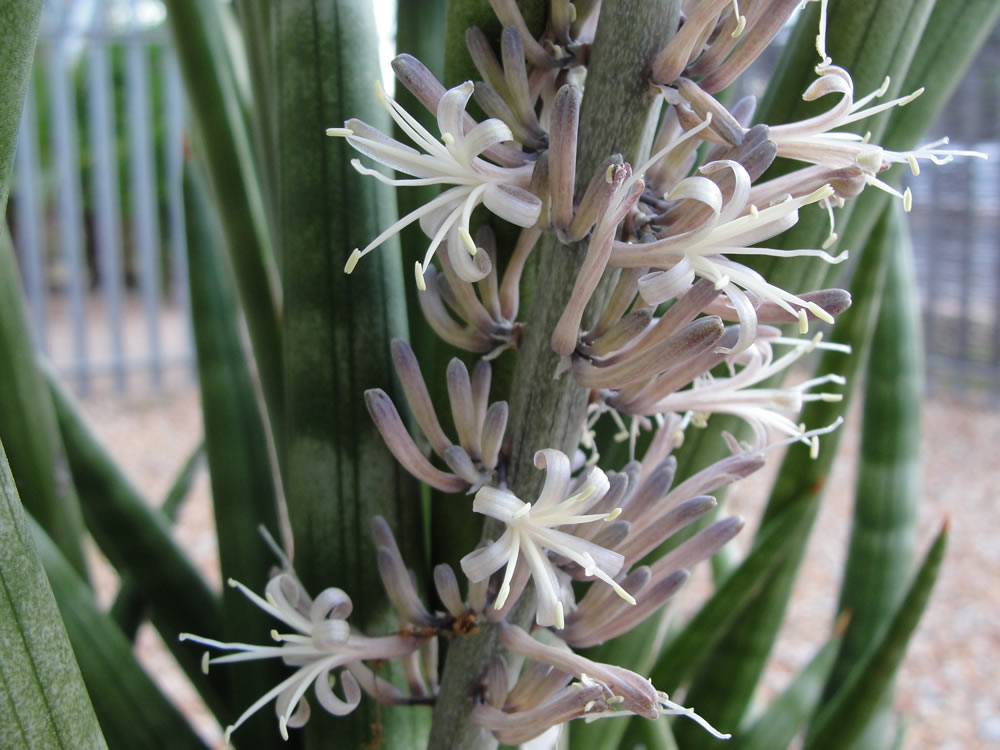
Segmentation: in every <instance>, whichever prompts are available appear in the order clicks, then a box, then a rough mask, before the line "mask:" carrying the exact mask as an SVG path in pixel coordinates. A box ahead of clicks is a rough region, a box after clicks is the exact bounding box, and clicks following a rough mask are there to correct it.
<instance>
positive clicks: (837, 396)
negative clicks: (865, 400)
mask: <svg viewBox="0 0 1000 750" xmlns="http://www.w3.org/2000/svg"><path fill="white" fill-rule="evenodd" d="M819 399H820V401H825V402H826V403H828V404H836V403H839V402H841V401H843V400H844V394H843V393H821V394H819Z"/></svg>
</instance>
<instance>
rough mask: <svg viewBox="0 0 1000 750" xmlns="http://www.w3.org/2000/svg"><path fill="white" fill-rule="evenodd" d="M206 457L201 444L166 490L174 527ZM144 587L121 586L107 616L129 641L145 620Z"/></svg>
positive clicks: (163, 505) (165, 512)
mask: <svg viewBox="0 0 1000 750" xmlns="http://www.w3.org/2000/svg"><path fill="white" fill-rule="evenodd" d="M204 457H205V446H204V444H201V443H199V444H198V446H197V447H195V449H194V450H193V451H192V452H191V455H190V456H188V458H187V460H186V461H185V462H184V464H183V465H182V466H181V468H180V471H178V472H177V476H175V477H174V481H173V482H172V483H171V485H170V489H169V490H167V495H166V497H165V498H164V499H163V503H161V504H160V512H161V513H162V514H163V515H164V516H165V517H166V519H167V522H168V523H172V522H173V521H174V519H175V518H176V517H177V511H178V510H180V506H181V504H182V503H183V502H184V500H185V499H186V498H187V496H188V493H189V492H190V490H191V485H192V484H193V483H194V478H195V476H196V475H197V473H198V469H199V468H201V463H202V459H203V458H204ZM146 599H147V597H146V594H145V592H144V591H143V590H142V587H141V586H139V585H137V584H135V583H134V582H133V581H131V580H129V579H128V578H126V579H124V580H123V581H122V582H121V587H120V588H119V589H118V594H117V595H116V596H115V600H114V601H113V602H112V603H111V609H110V610H109V611H108V614H109V615H111V619H112V620H114V621H115V624H116V625H118V629H119V630H121V631H122V633H124V634H125V637H126V638H129V639H133V638H135V633H136V631H137V630H138V629H139V626H140V625H141V624H142V622H143V620H145V619H146V616H147V614H148V609H149V603H148V602H147V600H146Z"/></svg>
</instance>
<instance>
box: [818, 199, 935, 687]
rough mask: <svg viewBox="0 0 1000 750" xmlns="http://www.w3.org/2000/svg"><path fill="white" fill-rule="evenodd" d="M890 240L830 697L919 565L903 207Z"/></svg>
mask: <svg viewBox="0 0 1000 750" xmlns="http://www.w3.org/2000/svg"><path fill="white" fill-rule="evenodd" d="M890 216H891V219H890V221H891V222H892V225H893V226H892V227H891V229H890V231H891V236H892V237H894V238H895V239H896V242H894V243H892V244H893V247H892V249H891V254H890V257H889V261H888V263H889V265H888V269H887V272H886V279H885V287H884V292H883V294H882V304H881V306H880V310H879V317H878V323H877V325H876V327H875V333H874V337H873V338H872V350H873V351H875V352H877V353H878V355H877V356H873V357H871V358H870V359H869V362H868V372H867V377H866V380H865V399H864V422H863V425H862V433H861V449H860V452H859V456H858V478H857V482H856V484H855V496H854V521H853V525H852V529H851V540H850V546H849V548H848V555H847V564H846V568H845V570H844V579H843V583H842V585H841V589H840V604H839V605H838V610H839V611H841V612H844V611H847V612H850V613H851V624H850V626H849V627H848V628H847V632H846V633H845V635H844V643H843V646H842V647H841V649H840V652H839V653H838V655H837V662H836V664H835V665H834V668H833V671H832V672H831V674H830V680H829V684H828V685H827V695H828V696H829V695H830V694H832V693H833V692H834V691H835V690H836V689H837V687H838V686H839V685H840V684H841V683H842V682H843V680H844V678H845V677H846V676H847V673H848V672H849V671H850V670H851V668H852V667H853V666H854V664H855V663H856V662H857V661H858V659H859V658H860V657H861V655H862V654H863V653H864V652H865V651H866V650H867V649H868V646H869V644H870V643H871V642H872V640H873V638H874V637H875V635H876V634H877V633H878V632H879V631H880V630H881V629H882V627H883V625H884V622H885V620H886V619H887V618H888V617H889V616H890V615H891V614H892V612H893V611H894V610H895V607H896V604H897V601H898V599H899V597H900V596H901V595H902V592H903V590H904V587H905V585H906V581H907V578H908V577H909V570H910V566H911V565H912V563H913V556H914V547H915V544H916V532H917V529H916V523H917V506H918V505H919V501H920V474H921V471H922V468H923V467H922V465H921V463H920V414H921V409H920V403H921V400H922V398H923V357H922V356H921V350H922V338H921V331H920V308H919V303H918V299H917V294H918V292H917V287H916V276H915V272H914V269H913V257H912V253H913V247H912V245H911V244H910V242H909V234H908V233H907V232H906V227H905V225H904V224H903V222H904V217H903V216H902V211H901V210H899V209H897V210H893V211H890Z"/></svg>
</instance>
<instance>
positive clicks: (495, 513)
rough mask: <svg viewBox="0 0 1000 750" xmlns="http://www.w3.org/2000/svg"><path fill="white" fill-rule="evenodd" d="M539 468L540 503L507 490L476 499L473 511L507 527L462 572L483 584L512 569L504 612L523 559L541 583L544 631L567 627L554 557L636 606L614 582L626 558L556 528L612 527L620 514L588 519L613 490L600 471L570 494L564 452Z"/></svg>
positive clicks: (502, 597) (547, 455)
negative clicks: (541, 478) (611, 522)
mask: <svg viewBox="0 0 1000 750" xmlns="http://www.w3.org/2000/svg"><path fill="white" fill-rule="evenodd" d="M535 466H537V467H538V468H544V469H545V485H544V487H543V488H542V492H541V494H540V495H539V497H538V500H537V501H536V502H535V503H534V504H532V503H526V502H524V501H522V500H520V499H519V498H518V497H517V496H516V495H514V494H513V493H511V492H508V491H507V490H501V489H497V488H495V487H483V488H482V489H481V490H479V492H478V493H476V499H475V502H474V503H473V505H472V509H473V510H474V511H475V512H476V513H482V514H483V515H487V516H490V517H491V518H495V519H497V520H498V521H501V522H503V524H504V525H505V526H506V528H505V530H504V532H503V534H502V535H501V536H500V538H499V539H497V540H495V541H494V542H492V543H490V544H489V545H488V546H486V547H481V548H480V549H477V550H475V551H474V552H471V553H469V554H468V555H466V556H465V557H463V558H462V570H463V571H464V572H465V574H466V575H467V576H468V577H469V580H471V581H482V580H485V579H486V578H488V577H489V576H490V575H492V574H493V573H494V572H496V571H497V570H499V569H500V568H502V567H504V566H506V570H505V572H504V577H503V582H502V583H501V585H500V591H499V593H498V594H497V598H496V601H495V603H494V607H495V608H496V609H498V610H499V609H501V608H502V607H503V606H504V604H505V603H506V602H507V597H508V596H509V595H510V593H511V590H512V589H511V579H512V578H513V576H514V570H515V568H516V566H517V562H518V559H519V558H520V557H521V556H523V557H524V559H525V561H526V562H527V565H528V567H529V568H530V571H531V577H532V579H533V580H534V583H535V598H536V604H537V608H536V614H535V621H536V622H537V623H538V624H539V625H542V626H549V625H552V626H555V627H556V628H558V629H562V628H563V627H564V625H565V619H564V618H565V609H566V607H565V602H564V595H563V593H562V588H563V586H562V581H561V580H560V574H557V571H556V567H555V565H554V563H553V561H552V560H551V559H549V557H548V553H549V552H551V553H553V554H556V555H560V556H562V557H564V558H566V559H567V560H569V561H572V562H574V563H576V564H577V565H579V566H580V567H581V568H582V569H583V571H584V574H585V575H586V576H593V577H595V578H599V579H600V580H602V581H604V582H605V583H606V584H608V585H609V586H610V587H611V588H612V589H613V590H614V591H615V593H617V594H618V595H619V596H620V597H621V598H622V599H624V600H625V601H627V602H629V603H630V604H635V600H634V599H633V598H632V596H631V595H630V594H629V593H628V592H627V591H625V589H623V588H622V587H621V586H620V585H619V584H618V583H617V582H616V581H615V580H614V578H613V576H615V575H616V574H617V573H618V571H619V570H620V569H621V565H622V562H623V558H622V557H621V555H619V554H617V553H614V552H611V551H609V550H607V549H605V548H604V547H601V546H600V545H598V544H595V543H594V542H591V541H589V540H587V539H583V538H581V537H578V536H575V535H573V534H568V533H566V532H565V531H561V530H559V529H558V528H556V527H559V526H568V525H576V524H589V523H593V522H596V521H609V520H613V519H614V518H615V516H617V514H618V513H617V511H616V510H611V511H609V512H605V513H592V514H588V513H587V511H588V510H590V509H591V508H593V507H594V505H596V504H597V503H598V502H599V501H600V500H602V499H603V498H604V496H605V494H606V493H607V491H608V489H609V487H610V485H609V483H608V478H607V476H606V475H605V474H604V472H603V471H601V470H600V469H597V468H594V469H592V470H591V471H590V473H589V474H588V475H587V476H586V478H585V479H584V481H583V482H582V483H581V484H580V485H579V486H578V487H576V488H575V490H572V491H571V490H570V461H569V458H568V457H567V456H566V454H564V453H562V452H561V451H557V450H553V449H546V450H541V451H538V453H536V454H535Z"/></svg>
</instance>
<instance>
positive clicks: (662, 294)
mask: <svg viewBox="0 0 1000 750" xmlns="http://www.w3.org/2000/svg"><path fill="white" fill-rule="evenodd" d="M720 169H728V170H731V171H732V174H733V176H734V177H735V183H734V190H733V193H732V196H731V197H730V198H729V199H728V200H725V198H724V196H723V194H722V191H721V190H720V189H719V186H718V185H717V184H716V183H715V182H713V181H712V180H709V179H707V178H706V177H704V176H701V175H697V176H694V177H689V178H686V179H684V180H682V181H681V182H680V183H679V184H678V185H677V187H675V188H674V190H673V191H672V192H671V193H670V194H669V195H668V196H667V197H668V198H670V199H679V198H684V199H687V200H693V201H698V202H701V203H703V204H705V205H706V206H708V207H709V208H710V209H711V211H710V218H709V219H708V220H707V221H706V222H705V223H704V224H703V225H702V226H701V227H699V228H697V229H692V230H690V231H687V232H683V233H682V234H677V235H672V236H669V237H665V238H663V239H658V240H656V241H654V242H646V243H628V242H615V244H614V248H613V250H612V253H611V258H610V265H612V266H619V267H623V268H634V267H652V268H655V269H662V270H656V271H653V272H651V273H649V274H647V275H646V276H645V277H643V278H642V279H641V280H640V282H639V292H640V294H641V295H642V297H643V299H644V300H645V301H646V303H647V304H650V305H656V304H660V303H661V302H664V301H667V300H669V299H671V298H673V297H676V296H678V295H679V294H681V293H683V292H684V291H686V290H687V288H688V286H690V284H691V283H692V282H693V280H694V278H695V276H700V277H702V278H706V279H709V280H711V281H712V282H713V284H714V285H715V287H716V289H719V290H720V291H722V293H723V294H725V295H726V297H727V298H728V299H729V302H730V303H731V304H732V306H733V308H734V309H735V310H736V311H737V316H738V318H739V321H740V337H739V339H738V340H737V342H736V343H735V345H734V346H735V351H741V350H743V349H746V348H747V347H748V346H750V344H751V343H752V342H753V340H754V338H755V334H756V326H757V316H756V313H755V311H754V307H755V304H754V302H757V303H758V304H759V303H762V302H771V303H774V304H775V305H777V306H778V307H780V308H781V309H783V310H785V311H786V312H788V313H791V314H792V315H797V316H798V319H799V323H800V330H801V331H802V332H805V331H807V330H808V312H811V313H813V315H815V316H816V317H818V318H819V319H820V320H823V321H825V322H830V323H832V322H833V317H832V316H831V315H830V314H829V313H828V312H827V311H826V310H823V309H822V308H821V307H819V305H817V304H815V303H814V302H810V301H807V300H805V299H803V298H801V297H799V296H797V295H795V294H793V293H791V292H788V291H786V290H784V289H781V288H780V287H777V286H775V285H774V284H771V283H770V282H768V281H767V280H766V279H765V278H764V277H763V276H761V275H760V274H758V273H757V272H756V271H753V270H752V269H750V268H749V267H747V266H745V265H743V264H742V263H739V262H737V261H735V260H732V259H731V257H729V256H733V255H774V256H778V257H788V258H791V257H801V256H812V257H819V258H822V259H823V260H825V261H827V262H828V263H840V262H842V261H844V260H846V259H847V253H846V252H844V253H841V254H840V255H838V256H836V257H834V256H831V255H830V254H829V253H827V252H825V251H824V250H812V249H805V250H777V249H772V248H763V247H753V245H755V244H756V243H758V242H761V241H763V240H767V239H770V238H771V237H774V236H775V235H777V234H779V233H781V232H783V231H785V230H786V229H788V228H790V227H791V226H793V225H794V224H795V223H796V222H797V221H798V210H799V209H800V208H801V207H803V206H806V205H809V204H811V203H816V202H818V201H821V200H823V199H824V198H827V197H829V196H831V195H832V194H833V188H831V187H830V186H829V185H825V186H823V187H821V188H820V189H818V190H816V191H814V192H813V193H811V194H809V195H807V196H803V197H800V198H792V197H790V196H789V197H787V198H786V199H785V200H783V201H781V202H779V203H777V204H775V205H772V206H768V207H767V208H764V209H758V208H757V207H756V206H754V205H753V204H749V205H748V203H747V201H748V198H749V195H750V176H749V174H748V173H747V171H746V169H745V168H744V167H743V166H742V165H741V164H739V163H738V162H735V161H730V160H724V161H719V162H712V163H711V164H709V165H706V166H705V167H702V169H701V172H702V173H704V172H706V171H708V172H711V171H715V170H720ZM747 292H749V293H750V294H752V295H753V299H751V298H750V297H748V296H747Z"/></svg>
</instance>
